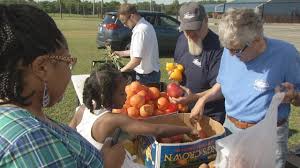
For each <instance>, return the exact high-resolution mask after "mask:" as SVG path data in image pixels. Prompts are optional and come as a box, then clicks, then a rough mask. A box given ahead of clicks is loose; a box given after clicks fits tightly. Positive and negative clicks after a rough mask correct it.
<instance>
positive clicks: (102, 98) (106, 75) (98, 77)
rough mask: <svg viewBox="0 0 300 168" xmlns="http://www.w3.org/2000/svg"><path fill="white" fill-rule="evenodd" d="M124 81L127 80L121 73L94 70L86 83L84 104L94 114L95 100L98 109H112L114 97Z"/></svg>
mask: <svg viewBox="0 0 300 168" xmlns="http://www.w3.org/2000/svg"><path fill="white" fill-rule="evenodd" d="M122 80H126V78H125V77H124V75H123V74H122V73H121V72H120V71H116V70H100V71H99V70H94V71H93V72H92V73H91V75H90V77H88V78H87V79H86V80H85V82H84V88H83V103H84V105H85V106H86V107H87V108H88V109H90V111H91V112H92V113H93V110H94V107H93V100H94V101H95V102H96V104H97V105H96V109H100V108H101V107H104V108H112V106H113V103H112V95H113V93H114V90H115V89H116V88H117V87H119V85H120V83H121V81H122Z"/></svg>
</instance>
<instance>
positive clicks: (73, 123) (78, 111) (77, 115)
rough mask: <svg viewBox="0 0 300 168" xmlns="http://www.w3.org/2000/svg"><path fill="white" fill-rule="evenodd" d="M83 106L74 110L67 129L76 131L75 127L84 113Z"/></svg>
mask: <svg viewBox="0 0 300 168" xmlns="http://www.w3.org/2000/svg"><path fill="white" fill-rule="evenodd" d="M84 109H85V106H83V105H81V106H79V108H76V112H75V114H74V116H73V118H72V120H71V121H70V123H69V127H71V128H74V129H76V126H77V125H78V124H79V123H80V121H81V119H82V116H83V112H84Z"/></svg>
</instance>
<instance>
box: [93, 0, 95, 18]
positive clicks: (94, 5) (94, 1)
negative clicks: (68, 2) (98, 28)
mask: <svg viewBox="0 0 300 168" xmlns="http://www.w3.org/2000/svg"><path fill="white" fill-rule="evenodd" d="M94 15H95V0H94V1H93V16H94Z"/></svg>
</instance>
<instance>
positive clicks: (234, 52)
mask: <svg viewBox="0 0 300 168" xmlns="http://www.w3.org/2000/svg"><path fill="white" fill-rule="evenodd" d="M248 47H249V45H248V44H246V45H245V46H244V47H243V48H242V49H230V48H229V49H228V50H229V51H230V53H231V54H232V55H235V56H237V57H241V56H242V53H243V52H244V51H245V50H246V48H248Z"/></svg>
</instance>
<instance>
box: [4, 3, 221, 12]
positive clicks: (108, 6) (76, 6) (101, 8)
mask: <svg viewBox="0 0 300 168" xmlns="http://www.w3.org/2000/svg"><path fill="white" fill-rule="evenodd" d="M124 2H127V0H123V2H122V3H124ZM222 2H224V0H218V1H214V0H203V1H201V3H210V4H211V3H222ZM0 3H1V4H16V3H19V4H20V3H27V4H31V5H35V6H37V7H39V8H41V9H43V10H44V11H45V12H47V13H60V10H61V12H62V13H68V14H79V15H92V14H96V15H97V14H98V15H99V14H102V13H105V12H106V11H113V10H117V9H118V7H119V6H120V4H121V3H120V2H119V1H111V2H104V3H103V4H101V2H95V3H93V1H92V2H91V1H83V0H56V1H34V0H0ZM136 5H137V8H138V9H139V10H151V11H159V12H165V13H167V14H169V15H177V13H178V10H179V8H180V5H181V4H180V3H179V1H178V0H174V1H173V3H171V4H168V5H166V4H157V3H156V2H155V1H153V0H152V1H151V3H150V1H148V0H147V1H144V2H138V3H136Z"/></svg>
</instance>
